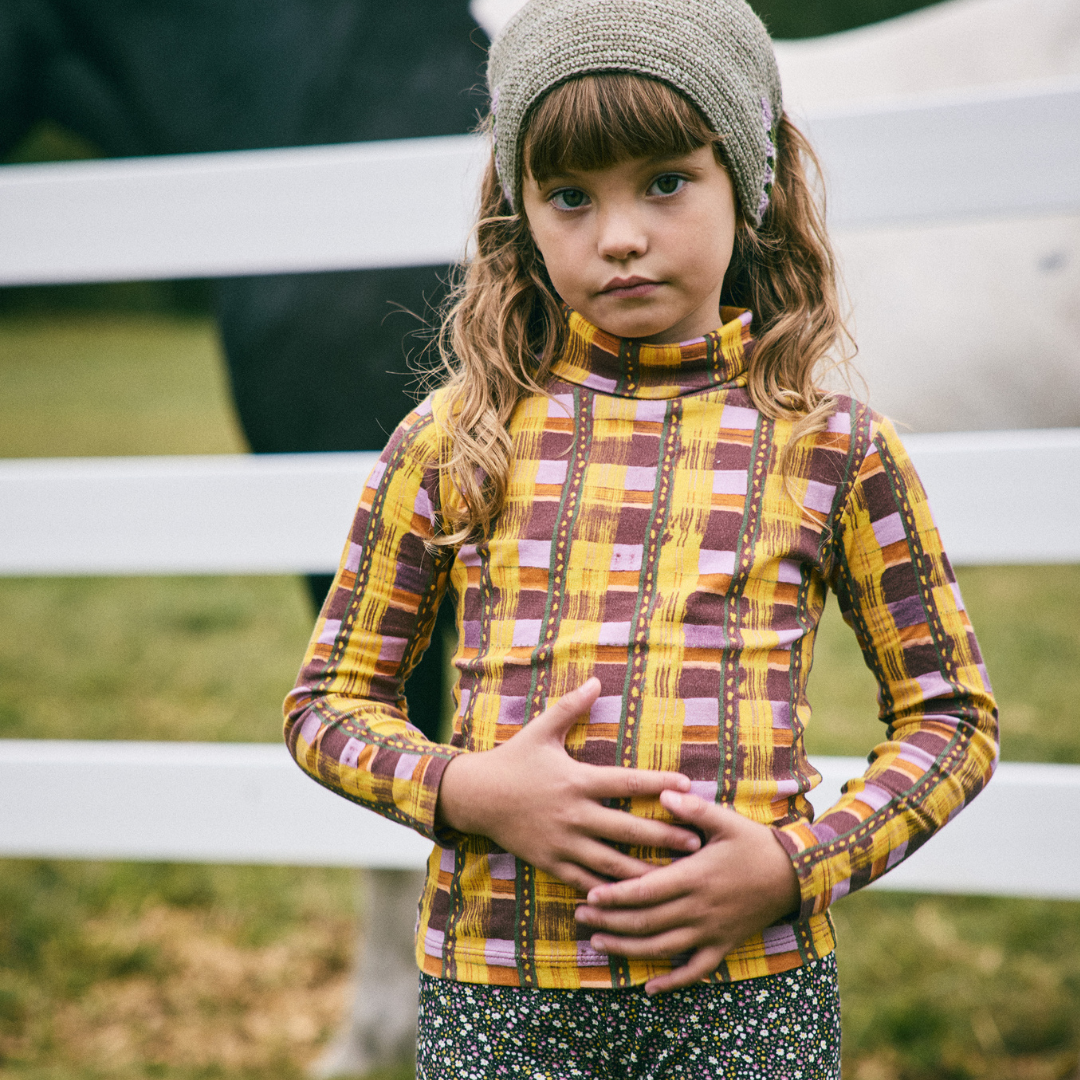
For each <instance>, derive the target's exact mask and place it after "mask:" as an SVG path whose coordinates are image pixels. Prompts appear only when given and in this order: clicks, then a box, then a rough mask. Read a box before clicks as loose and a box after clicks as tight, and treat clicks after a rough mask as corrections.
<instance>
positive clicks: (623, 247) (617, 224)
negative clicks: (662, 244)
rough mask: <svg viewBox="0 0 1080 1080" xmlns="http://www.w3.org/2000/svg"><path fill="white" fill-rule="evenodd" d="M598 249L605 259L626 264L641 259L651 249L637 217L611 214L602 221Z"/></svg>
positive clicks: (603, 217) (602, 218) (606, 215)
mask: <svg viewBox="0 0 1080 1080" xmlns="http://www.w3.org/2000/svg"><path fill="white" fill-rule="evenodd" d="M599 224H600V231H599V235H598V237H597V243H596V248H597V251H598V252H599V254H600V257H601V258H603V259H612V260H614V261H615V262H624V261H625V260H626V259H630V258H640V257H641V256H642V255H644V254H645V252H646V251H647V250H648V247H649V240H648V237H647V235H646V233H645V230H644V228H643V227H642V223H641V222H640V221H639V220H638V218H637V215H635V214H631V213H618V212H611V213H607V214H604V215H603V216H602V217H601V219H600V223H599Z"/></svg>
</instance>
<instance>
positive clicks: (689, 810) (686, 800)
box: [660, 791, 746, 839]
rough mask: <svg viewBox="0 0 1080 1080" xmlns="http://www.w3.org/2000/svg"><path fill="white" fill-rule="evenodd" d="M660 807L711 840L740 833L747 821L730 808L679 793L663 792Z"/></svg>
mask: <svg viewBox="0 0 1080 1080" xmlns="http://www.w3.org/2000/svg"><path fill="white" fill-rule="evenodd" d="M660 805H661V806H662V807H664V809H665V810H670V811H671V813H672V815H673V816H674V817H676V818H678V819H679V820H680V821H685V822H686V823H687V824H688V825H693V826H694V828H695V829H698V830H700V831H701V832H703V833H704V834H705V835H706V836H707V837H709V838H710V839H712V838H713V837H721V836H730V835H731V834H732V833H734V832H738V830H739V827H740V825H743V824H745V823H746V819H745V818H743V817H741V816H740V815H739V814H738V813H736V812H735V811H734V810H732V809H731V807H729V806H718V805H717V804H716V803H714V802H706V801H705V800H704V799H699V798H698V797H697V796H696V795H685V794H683V793H681V792H678V791H664V792H661V793H660Z"/></svg>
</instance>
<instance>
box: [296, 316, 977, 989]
mask: <svg viewBox="0 0 1080 1080" xmlns="http://www.w3.org/2000/svg"><path fill="white" fill-rule="evenodd" d="M724 318H725V319H726V320H728V321H727V322H725V325H724V326H723V327H722V328H721V329H720V330H718V331H716V332H715V333H713V334H710V335H709V336H708V337H707V338H705V339H703V340H701V341H699V342H696V343H694V342H691V343H688V344H683V345H677V346H676V345H673V346H644V345H640V344H637V343H634V342H630V341H620V340H619V339H617V338H613V337H610V336H609V335H607V334H605V333H603V332H602V331H600V330H598V329H596V328H595V327H593V326H591V325H589V324H588V323H587V322H585V321H584V320H583V319H582V318H581V317H580V316H578V315H577V314H576V313H571V314H570V315H569V339H568V345H567V348H566V350H565V353H564V355H563V357H562V358H561V359H560V360H559V361H558V362H557V363H556V364H555V366H554V368H553V371H552V377H551V381H550V384H549V386H548V387H547V389H548V390H549V392H550V396H540V395H536V396H531V397H527V398H525V399H524V400H523V401H522V402H521V403H520V404H519V406H518V408H517V410H516V412H515V413H514V416H513V419H512V422H511V426H510V430H511V435H512V437H513V441H514V461H513V471H512V474H511V479H510V486H509V493H508V497H507V501H506V505H505V508H504V510H503V511H502V513H501V515H500V516H499V518H498V520H497V523H496V525H495V527H494V529H493V531H492V533H491V536H490V538H488V539H487V540H484V541H483V542H482V543H478V544H472V543H470V544H465V545H464V546H462V547H461V548H460V549H458V550H456V551H445V552H443V553H441V554H438V555H432V554H431V553H430V552H429V551H428V549H427V548H426V547H425V541H427V540H428V539H429V538H430V537H431V536H432V535H433V533H434V531H435V530H436V529H437V528H438V524H439V517H440V508H441V506H443V505H445V504H446V502H447V500H448V499H449V498H452V497H453V493H452V492H450V491H449V490H448V489H447V483H448V481H447V480H446V479H445V477H444V476H442V475H441V474H440V471H439V469H438V464H437V463H438V461H439V459H440V452H441V451H443V452H444V451H445V446H444V445H443V441H442V440H443V436H442V434H441V431H442V427H441V425H440V423H439V417H440V413H441V410H442V409H443V408H444V404H443V403H444V398H443V395H442V393H441V392H436V393H435V394H433V395H432V396H431V397H429V398H428V399H427V400H426V401H425V402H424V403H423V404H422V405H420V406H419V407H418V408H417V409H416V410H415V411H414V412H413V413H412V414H411V415H410V416H408V417H407V418H406V419H405V420H404V421H403V422H402V424H401V425H400V426H399V427H398V429H397V430H396V431H395V432H394V435H393V437H392V438H391V440H390V443H389V445H388V446H387V448H386V450H385V451H384V453H383V455H382V457H381V458H380V460H379V463H378V465H377V466H376V467H375V469H374V471H373V472H372V474H371V477H370V478H369V479H368V481H367V485H366V487H365V489H364V493H363V496H362V498H361V500H360V505H359V508H358V510H357V513H356V519H355V522H354V524H353V528H352V532H351V535H350V537H349V540H348V543H347V544H346V547H345V552H344V554H343V556H342V561H341V566H340V569H339V570H338V574H337V578H336V581H335V584H334V588H333V589H332V590H331V593H330V596H329V597H328V599H327V601H326V605H325V607H324V608H323V611H322V613H321V615H320V617H319V620H318V623H317V625H316V628H315V633H314V636H313V638H312V641H311V644H310V646H309V648H308V652H307V655H306V657H305V659H304V665H303V668H302V669H301V672H300V676H299V679H298V682H297V685H296V688H295V689H294V690H293V691H292V693H291V694H290V695H289V697H288V699H287V701H286V725H285V734H286V740H287V742H288V745H289V748H290V750H291V751H292V753H293V754H294V755H295V757H296V760H297V762H298V763H299V764H300V766H301V767H302V768H303V769H305V770H306V771H307V772H308V773H309V774H310V775H311V776H313V777H314V778H315V779H316V780H318V781H319V782H320V783H322V784H325V785H326V786H327V787H329V788H331V789H333V790H334V791H336V792H338V793H340V794H341V795H343V796H345V797H346V798H348V799H352V800H353V801H355V802H358V803H360V804H362V805H364V806H367V807H370V808H371V809H373V810H376V811H377V812H378V813H380V814H384V815H385V816H387V817H389V818H392V819H393V820H395V821H399V822H402V823H404V824H406V825H409V826H411V827H412V828H414V829H416V830H418V831H419V832H421V833H423V834H424V835H425V836H428V837H430V838H431V839H432V840H435V841H436V846H435V848H434V850H433V852H432V855H431V859H430V862H429V864H428V874H427V884H426V887H425V889H424V893H423V897H422V900H421V904H420V919H419V928H418V934H417V946H416V954H417V960H418V962H419V964H420V966H421V968H422V969H423V970H424V971H426V972H428V973H430V974H432V975H437V976H443V977H447V978H451V979H457V980H460V981H464V982H477V983H496V984H503V985H511V986H522V987H564V988H572V987H579V986H588V987H609V986H626V985H629V984H635V983H642V982H645V981H646V980H647V979H649V978H650V977H652V976H654V975H656V974H658V973H659V972H661V971H664V970H668V969H669V968H670V966H671V964H670V962H667V961H637V960H633V961H628V960H625V959H622V958H619V957H607V956H602V955H599V954H597V953H596V952H594V951H593V950H592V949H591V948H590V946H589V940H588V939H589V931H588V930H587V929H586V928H583V927H580V926H578V925H577V923H576V922H575V921H574V915H573V913H574V908H575V906H576V904H577V903H578V902H579V901H580V897H579V896H578V895H577V894H576V893H575V891H574V890H573V889H572V888H570V887H568V886H566V885H564V884H563V883H561V882H560V881H558V880H556V879H554V878H552V877H550V876H548V875H547V874H545V873H543V872H540V871H538V870H536V868H534V867H532V866H530V865H529V864H527V863H524V862H522V861H521V860H520V859H516V858H515V857H514V856H513V855H510V854H507V853H506V852H504V851H502V850H501V849H499V848H498V847H496V846H495V845H494V844H493V843H491V842H490V841H489V840H487V839H485V838H484V837H481V836H462V835H454V834H448V833H442V832H437V830H436V824H435V805H436V799H437V795H438V789H439V780H440V777H441V776H442V772H443V769H444V768H445V767H446V764H447V762H448V761H450V760H451V758H453V757H454V755H456V754H460V753H468V752H469V751H479V750H486V749H489V748H491V747H493V746H495V745H497V744H498V743H500V742H502V741H504V740H505V739H508V738H510V737H511V736H512V735H513V734H514V733H515V732H517V731H519V730H520V729H521V725H523V724H525V723H527V722H528V721H529V719H530V718H531V717H534V716H536V715H537V714H538V713H539V712H541V711H542V710H543V709H544V707H545V705H546V704H547V702H548V701H549V700H554V699H555V698H556V697H558V696H559V695H561V694H563V693H565V692H567V691H568V690H570V689H572V688H573V687H575V686H578V685H579V684H580V683H582V682H584V681H585V679H587V678H588V677H589V676H591V675H596V676H599V678H600V681H601V683H602V685H603V689H602V691H601V696H600V698H599V700H598V701H597V702H596V704H595V706H594V707H593V709H592V712H591V715H590V716H589V717H588V719H587V720H585V719H583V720H582V721H581V722H580V723H579V724H578V725H577V726H576V727H575V728H574V729H573V730H572V732H571V734H570V737H569V738H568V740H567V747H568V750H569V752H570V754H571V755H573V756H574V757H575V758H577V759H579V760H581V761H586V762H592V763H596V764H604V765H611V764H617V765H623V766H627V767H640V768H646V769H673V770H678V771H679V772H682V773H685V774H686V775H687V776H689V777H690V779H691V781H692V783H693V790H694V791H695V792H697V793H698V794H699V795H702V796H703V797H705V798H707V799H716V800H718V801H721V802H724V803H728V804H730V805H732V806H733V807H734V808H735V809H736V810H738V811H739V812H740V813H742V814H744V815H746V816H747V817H749V818H752V819H753V820H755V821H760V822H765V823H767V824H771V825H773V826H774V827H775V828H776V829H777V834H778V836H779V838H780V840H781V842H782V843H783V845H784V847H785V848H786V849H787V851H788V852H789V854H790V856H791V858H792V861H793V863H794V865H795V868H796V870H797V872H798V875H799V879H800V882H801V888H802V908H801V911H800V912H799V915H798V917H797V918H795V919H793V920H792V921H789V922H784V923H782V924H778V925H776V926H772V927H770V928H768V929H767V930H766V931H765V932H764V933H763V934H761V935H758V936H756V937H754V938H752V939H750V940H748V941H746V942H745V943H743V944H742V945H741V946H740V947H739V948H737V949H736V950H734V951H733V952H732V953H730V954H729V955H728V956H727V958H726V959H725V961H724V962H723V964H722V965H721V967H720V969H719V970H718V971H717V973H716V975H715V979H717V980H737V979H745V978H749V977H753V976H758V975H764V974H768V973H771V972H777V971H784V970H788V969H790V968H793V967H797V966H799V965H801V964H803V963H805V962H807V961H809V960H811V959H813V958H815V957H819V956H822V955H824V954H826V953H828V952H829V951H830V950H832V948H833V946H834V938H833V931H832V925H831V922H830V919H829V916H828V911H827V909H828V906H829V904H830V903H831V902H832V901H833V900H835V899H836V898H837V897H839V896H842V895H844V894H845V893H847V892H849V891H851V890H853V889H857V888H860V887H862V886H863V885H866V884H867V883H868V882H870V881H873V880H874V879H875V878H877V877H879V876H880V875H881V874H883V873H885V871H886V870H888V869H889V868H890V867H892V866H894V865H896V863H898V862H900V861H901V860H902V859H903V858H904V857H905V856H907V855H910V854H911V853H912V852H913V851H915V850H916V849H917V848H918V847H919V846H920V845H921V844H923V843H924V842H925V841H926V840H927V839H928V838H929V837H930V836H931V835H932V834H933V833H934V831H935V830H936V829H938V828H939V827H940V826H942V825H944V824H945V823H946V822H947V821H948V820H949V819H950V818H951V817H952V816H953V815H954V814H955V813H957V812H958V811H959V810H960V809H962V808H963V807H964V806H965V805H966V804H967V803H968V802H969V801H970V800H971V799H972V798H973V797H974V796H975V795H976V794H978V792H979V791H980V789H981V788H982V786H983V785H984V784H985V783H986V781H987V780H988V779H989V777H990V775H991V773H992V771H993V768H994V764H995V761H996V754H997V721H996V710H995V706H994V701H993V698H992V697H991V692H990V687H989V683H988V681H987V677H986V672H985V669H984V668H983V665H982V661H981V658H980V655H979V649H978V645H977V644H976V641H975V637H974V635H973V633H972V630H971V625H970V623H969V621H968V618H967V615H966V614H965V612H964V607H963V604H962V602H961V599H960V593H959V591H958V589H957V587H956V583H955V581H954V579H953V574H952V571H951V569H950V566H949V563H948V560H947V559H946V557H945V554H944V552H943V551H942V549H941V544H940V541H939V539H938V534H937V531H936V529H935V527H934V523H933V520H932V518H931V516H930V510H929V507H928V506H927V503H926V498H925V495H924V493H923V489H922V486H921V485H920V483H919V480H918V478H917V476H916V475H915V472H914V471H913V469H912V466H911V463H910V461H909V460H908V457H907V455H906V454H905V452H904V449H903V447H902V446H901V444H900V442H899V440H898V439H897V437H896V434H895V432H894V431H893V429H892V427H891V425H890V424H889V423H888V422H887V421H886V420H884V419H882V418H881V417H880V416H877V415H876V414H874V413H872V412H871V411H870V410H868V409H867V408H866V407H864V406H862V405H860V404H858V403H857V402H853V401H850V400H847V399H842V400H841V401H840V403H839V406H838V408H837V410H836V412H835V414H834V415H833V416H832V418H831V420H830V421H829V424H828V428H827V430H825V431H823V432H821V433H819V434H816V435H812V436H808V437H805V438H804V439H802V440H800V441H799V443H798V444H797V446H796V447H795V448H794V450H793V453H792V454H791V455H790V456H789V464H788V467H787V475H786V476H784V475H781V473H780V471H779V469H778V462H779V458H780V454H781V452H782V451H783V449H784V447H785V446H786V445H787V443H788V441H789V439H790V435H791V430H792V425H791V424H790V423H788V422H785V421H775V420H770V419H767V418H766V417H763V416H762V415H761V414H760V413H759V412H758V411H757V410H756V409H755V408H754V407H753V404H752V402H751V400H750V397H749V395H748V393H747V391H746V388H745V386H746V362H747V357H748V355H749V352H750V350H751V349H752V348H753V340H752V338H751V337H750V333H749V323H750V317H749V314H748V313H740V312H738V311H734V310H730V309H725V311H724ZM447 589H449V590H450V592H451V595H452V597H453V600H454V603H455V604H456V608H457V623H458V633H459V645H458V650H457V654H456V656H455V659H454V664H455V666H456V668H457V673H458V679H457V687H456V690H455V701H456V704H457V709H456V716H455V720H454V734H453V739H452V741H451V742H450V744H449V745H436V744H433V743H430V742H428V741H426V740H425V739H424V737H423V736H422V735H421V734H420V732H419V731H418V730H417V729H416V728H415V727H413V726H411V725H410V724H409V722H408V719H407V711H406V705H405V698H404V694H403V691H402V684H403V682H404V680H405V678H406V677H407V675H408V673H409V672H410V670H411V669H412V668H413V667H414V665H415V664H416V662H417V659H418V658H419V656H420V655H421V653H422V652H423V650H424V648H425V646H426V644H427V642H428V640H429V637H430V634H431V630H432V625H433V622H434V619H435V613H436V609H437V608H438V606H439V602H440V600H441V599H442V597H443V595H444V593H445V592H446V590H447ZM827 589H832V591H833V592H834V593H835V594H836V596H837V598H838V600H839V603H840V607H841V609H842V611H843V614H844V618H845V619H846V620H847V622H848V623H849V624H850V625H851V627H852V628H853V629H854V631H855V633H856V635H857V637H858V640H859V644H860V645H861V647H862V650H863V654H864V656H865V658H866V663H867V664H868V665H869V667H870V669H871V671H872V672H873V673H874V675H875V676H876V678H877V681H878V685H879V688H880V689H879V700H880V710H879V716H880V720H881V721H882V724H883V727H882V730H881V736H880V741H879V742H878V744H877V746H876V747H875V748H874V750H873V752H872V753H871V754H870V765H869V768H868V769H867V771H866V773H865V775H864V776H863V777H862V778H860V779H856V780H852V781H851V782H849V783H848V785H847V787H846V794H845V795H844V796H843V797H842V798H841V800H840V801H839V802H838V803H837V804H836V805H835V806H834V807H832V808H831V809H830V810H829V811H828V812H827V813H825V814H823V815H822V816H821V817H820V818H818V819H817V820H816V821H815V820H813V811H812V809H811V807H810V805H809V803H808V802H807V799H806V792H807V791H808V790H809V789H810V788H812V787H813V786H814V785H815V784H816V783H817V781H818V779H819V776H818V774H817V773H816V772H815V771H814V768H813V766H812V765H811V763H810V762H809V761H808V760H807V758H806V754H805V752H804V748H803V736H802V733H803V730H804V728H805V726H806V724H807V722H808V721H809V719H810V705H809V703H808V702H807V698H806V683H807V678H808V676H809V673H810V663H811V659H812V656H813V649H814V637H815V633H816V627H817V624H818V620H819V618H820V617H821V613H822V609H823V607H824V604H825V596H826V590H827ZM628 809H629V811H630V812H631V813H642V814H662V813H663V811H662V810H661V809H660V808H659V807H658V805H657V804H656V802H655V801H654V800H652V801H647V802H643V803H642V805H636V804H635V805H631V806H629V807H628ZM356 827H357V828H358V829H362V828H363V827H364V821H363V818H357V822H356ZM639 854H641V855H642V857H644V858H647V859H650V860H651V861H656V862H661V861H663V860H664V859H665V853H664V852H659V851H646V852H641V853H639Z"/></svg>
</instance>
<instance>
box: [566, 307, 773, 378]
mask: <svg viewBox="0 0 1080 1080" xmlns="http://www.w3.org/2000/svg"><path fill="white" fill-rule="evenodd" d="M751 317H752V316H751V313H750V312H749V311H743V310H742V309H740V308H727V307H726V308H721V309H720V318H721V319H722V321H723V325H722V326H721V327H720V328H719V329H718V330H713V331H712V332H711V333H709V334H706V336H705V337H703V338H698V339H697V340H696V341H684V342H682V343H680V344H678V345H643V344H642V343H641V342H640V341H634V340H632V339H630V338H617V337H613V336H612V335H611V334H608V333H605V331H603V330H601V329H599V328H598V327H595V326H593V325H592V323H590V322H586V320H585V319H583V318H582V317H581V316H580V315H579V314H578V313H577V312H576V311H569V312H568V314H567V329H568V330H569V333H568V334H567V339H566V348H565V349H564V351H563V354H562V356H560V357H559V359H558V360H556V361H555V363H554V364H552V366H551V374H552V375H553V376H555V377H557V378H560V379H565V380H566V381H567V382H571V383H576V384H577V385H579V386H587V387H589V388H590V389H592V390H599V391H600V392H601V393H604V394H613V395H615V396H616V397H630V398H649V399H653V400H657V399H662V398H677V397H683V396H684V395H686V394H694V393H698V392H700V391H702V390H709V389H712V388H713V387H719V386H745V385H746V365H747V362H748V360H749V358H750V354H751V352H752V351H753V347H754V339H753V338H752V337H751V336H750V320H751Z"/></svg>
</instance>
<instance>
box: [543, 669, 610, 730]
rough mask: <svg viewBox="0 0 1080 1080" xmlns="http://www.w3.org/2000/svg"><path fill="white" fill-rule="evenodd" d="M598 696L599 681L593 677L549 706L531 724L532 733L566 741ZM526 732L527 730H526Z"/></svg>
mask: <svg viewBox="0 0 1080 1080" xmlns="http://www.w3.org/2000/svg"><path fill="white" fill-rule="evenodd" d="M599 696H600V680H599V679H597V678H595V677H593V678H591V679H588V680H587V681H586V682H584V683H582V685H581V686H579V687H578V688H577V689H576V690H571V691H570V693H568V694H563V696H562V697H561V698H559V700H558V701H556V702H555V704H554V705H549V706H548V707H547V708H546V709H545V710H544V711H543V712H542V713H541V714H540V715H539V716H538V717H537V718H536V719H535V720H534V721H533V722H532V723H531V724H529V728H532V729H533V731H534V732H537V729H539V731H538V732H537V733H538V734H542V735H546V736H547V737H548V738H551V739H557V740H558V741H559V743H560V744H561V743H563V742H565V741H566V736H567V735H568V734H569V732H570V729H571V728H572V727H573V726H574V724H575V723H577V721H578V720H579V719H580V718H581V717H582V716H587V715H588V712H589V709H591V708H592V705H593V702H594V701H596V699H597V698H598V697H599ZM526 730H528V728H526Z"/></svg>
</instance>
